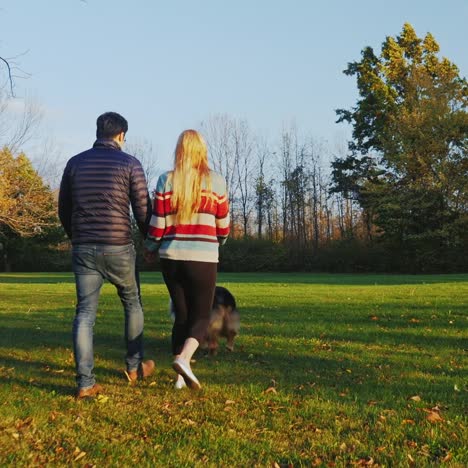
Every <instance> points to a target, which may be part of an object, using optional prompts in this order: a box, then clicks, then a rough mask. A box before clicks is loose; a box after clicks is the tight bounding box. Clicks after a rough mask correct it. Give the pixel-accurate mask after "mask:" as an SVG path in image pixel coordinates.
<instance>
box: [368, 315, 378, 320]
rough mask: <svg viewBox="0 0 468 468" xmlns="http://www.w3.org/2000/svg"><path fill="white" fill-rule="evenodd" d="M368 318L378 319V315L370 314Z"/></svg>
mask: <svg viewBox="0 0 468 468" xmlns="http://www.w3.org/2000/svg"><path fill="white" fill-rule="evenodd" d="M369 318H370V319H371V320H379V317H377V315H371V316H370V317H369Z"/></svg>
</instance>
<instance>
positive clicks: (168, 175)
mask: <svg viewBox="0 0 468 468" xmlns="http://www.w3.org/2000/svg"><path fill="white" fill-rule="evenodd" d="M171 179H172V171H166V172H163V173H162V174H161V175H160V176H159V177H158V182H157V184H156V189H160V188H162V187H165V186H166V184H167V183H168V182H170V181H171Z"/></svg>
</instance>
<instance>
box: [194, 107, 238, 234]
mask: <svg viewBox="0 0 468 468" xmlns="http://www.w3.org/2000/svg"><path fill="white" fill-rule="evenodd" d="M200 126H201V129H202V132H203V134H204V135H205V137H206V141H207V145H208V153H209V158H210V161H211V163H212V165H213V169H214V170H215V171H217V172H219V173H220V174H222V176H223V177H224V179H225V180H226V184H227V192H228V197H229V202H230V209H231V224H232V225H233V226H235V220H236V216H235V215H236V213H235V205H236V194H237V189H238V177H236V175H237V174H236V173H237V169H236V165H237V160H236V157H235V156H236V153H235V150H234V147H233V140H232V135H233V126H234V121H233V119H232V118H231V117H229V116H228V115H227V114H216V115H213V116H211V117H209V118H208V119H207V120H206V121H203V122H202V123H201V125H200Z"/></svg>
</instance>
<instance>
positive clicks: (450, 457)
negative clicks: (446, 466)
mask: <svg viewBox="0 0 468 468" xmlns="http://www.w3.org/2000/svg"><path fill="white" fill-rule="evenodd" d="M451 459H452V454H451V453H450V452H448V453H447V455H445V457H444V458H442V461H443V462H444V463H446V462H448V461H450V460H451Z"/></svg>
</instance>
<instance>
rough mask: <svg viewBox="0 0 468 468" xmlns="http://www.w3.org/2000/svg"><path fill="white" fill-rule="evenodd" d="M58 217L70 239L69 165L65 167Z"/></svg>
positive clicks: (70, 200)
mask: <svg viewBox="0 0 468 468" xmlns="http://www.w3.org/2000/svg"><path fill="white" fill-rule="evenodd" d="M58 215H59V218H60V222H61V223H62V226H63V229H64V230H65V232H66V233H67V236H68V238H69V239H71V237H72V228H71V224H72V222H71V221H72V197H71V186H70V167H69V164H67V166H66V167H65V170H64V171H63V175H62V181H61V183H60V192H59V199H58Z"/></svg>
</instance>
